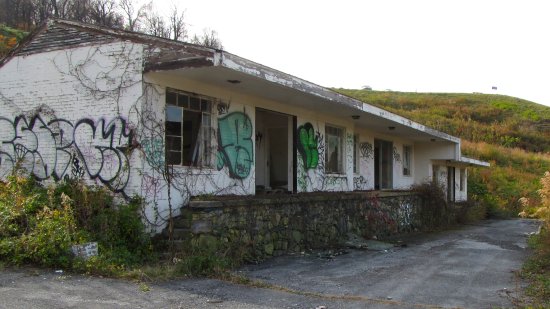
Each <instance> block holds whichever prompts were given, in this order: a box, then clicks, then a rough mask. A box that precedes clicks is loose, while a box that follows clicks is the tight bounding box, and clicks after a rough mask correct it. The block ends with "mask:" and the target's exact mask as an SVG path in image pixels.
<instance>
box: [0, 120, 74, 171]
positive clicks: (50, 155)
mask: <svg viewBox="0 0 550 309" xmlns="http://www.w3.org/2000/svg"><path fill="white" fill-rule="evenodd" d="M72 131H73V128H72V124H70V123H69V122H68V121H66V120H60V119H55V120H51V121H49V122H47V121H45V120H44V119H42V117H41V116H38V115H37V116H34V117H32V118H31V119H30V120H27V118H26V117H25V116H18V117H15V119H14V121H11V120H9V119H7V118H0V132H1V137H0V147H1V148H0V170H2V175H5V174H6V173H7V172H10V171H11V170H12V169H13V168H14V167H15V165H16V163H20V164H21V167H23V168H24V169H26V170H27V171H29V173H31V174H32V175H34V177H36V178H37V179H39V180H44V179H47V178H49V177H53V178H54V179H56V180H59V179H61V178H62V177H63V175H65V173H66V172H67V169H68V168H69V165H70V163H71V159H72V154H71V152H70V151H69V150H68V148H69V147H70V146H71V144H72V143H73V141H72V134H71V133H72Z"/></svg>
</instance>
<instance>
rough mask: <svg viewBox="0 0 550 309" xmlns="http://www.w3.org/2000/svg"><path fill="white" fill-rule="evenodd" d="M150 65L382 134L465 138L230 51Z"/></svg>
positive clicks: (420, 138)
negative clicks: (328, 116) (339, 118)
mask: <svg viewBox="0 0 550 309" xmlns="http://www.w3.org/2000/svg"><path fill="white" fill-rule="evenodd" d="M145 68H146V70H145V71H146V72H162V73H163V74H171V75H175V76H179V77H182V78H187V79H191V80H197V81H200V82H203V83H208V84H211V85H214V86H218V87H223V88H227V87H230V88H231V89H232V90H234V91H238V92H240V93H245V94H249V95H254V96H257V97H261V98H265V99H268V100H273V101H276V102H282V103H284V104H287V105H292V106H295V107H300V108H304V109H307V110H322V111H323V112H325V113H327V114H330V115H334V116H338V117H341V118H343V119H347V120H349V121H350V122H353V123H354V126H355V127H359V128H365V129H367V130H370V131H373V132H375V133H379V134H386V135H396V134H398V135H400V136H402V137H404V138H407V139H409V140H412V141H417V142H428V141H432V142H433V141H439V142H447V143H455V144H458V143H460V139H459V138H457V137H454V136H451V135H449V134H446V133H444V132H440V131H437V130H434V129H432V128H429V127H426V126H424V125H422V124H420V123H417V122H414V121H412V120H410V119H407V118H404V117H402V116H399V115H396V114H394V113H391V112H388V111H386V110H383V109H381V108H378V107H375V106H372V105H370V104H367V103H364V102H362V101H360V100H357V99H354V98H351V97H349V96H346V95H343V94H340V93H338V92H336V91H333V90H331V89H328V88H325V87H322V86H319V85H317V84H314V83H311V82H308V81H306V80H303V79H301V78H298V77H295V76H292V75H290V74H286V73H283V72H281V71H278V70H275V69H272V68H270V67H267V66H264V65H261V64H258V63H256V62H253V61H250V60H247V59H244V58H242V57H239V56H236V55H233V54H231V53H228V52H225V51H219V50H212V54H211V55H204V56H201V57H183V58H177V59H169V60H167V59H164V60H163V61H155V62H151V61H149V62H148V63H147V64H146V67H145ZM230 81H238V83H232V84H231V82H230Z"/></svg>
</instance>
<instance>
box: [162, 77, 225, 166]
mask: <svg viewBox="0 0 550 309" xmlns="http://www.w3.org/2000/svg"><path fill="white" fill-rule="evenodd" d="M185 97H186V102H184V101H182V102H180V99H181V100H184V98H185ZM174 98H175V101H171V100H172V99H174ZM215 104H217V101H216V99H215V98H213V97H209V96H204V95H199V94H196V93H191V92H188V91H183V90H178V89H173V88H166V92H165V122H164V129H165V131H164V140H165V148H164V155H165V160H166V162H167V164H168V165H171V166H182V167H191V168H213V166H214V165H213V151H212V149H213V143H214V137H213V134H212V132H213V131H214V123H213V120H214V119H215V117H214V116H215V115H214V110H215V109H214V106H215ZM170 109H172V110H177V109H179V111H180V113H179V114H180V115H181V116H180V117H181V118H180V122H179V123H180V135H175V134H169V132H168V127H167V125H168V118H169V116H168V111H169V110H170ZM186 111H187V113H188V114H190V113H193V114H194V115H195V116H196V118H195V119H199V121H198V128H196V129H193V123H192V122H191V124H192V127H191V130H189V129H188V128H187V129H186V128H185V125H184V122H185V120H186V116H187V115H188V114H186V113H185V112H186ZM172 117H173V116H172ZM188 121H189V119H188ZM186 132H187V133H191V142H190V145H191V148H190V149H189V150H188V151H187V152H186V151H185V150H184V146H185V145H184V143H185V139H186V138H188V135H187V134H186ZM170 133H171V132H170ZM178 137H179V138H180V140H179V145H180V149H179V151H177V150H176V148H169V147H170V145H173V143H169V139H170V138H178ZM176 144H177V142H176ZM170 152H173V153H178V152H179V153H180V158H179V159H180V160H179V162H178V163H176V162H174V161H171V157H170V156H169V153H170ZM191 153H197V154H193V155H191ZM185 154H187V157H188V158H186V157H185Z"/></svg>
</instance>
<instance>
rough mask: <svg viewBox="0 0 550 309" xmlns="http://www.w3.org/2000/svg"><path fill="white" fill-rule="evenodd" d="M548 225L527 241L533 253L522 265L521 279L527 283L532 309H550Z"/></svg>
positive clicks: (549, 243)
mask: <svg viewBox="0 0 550 309" xmlns="http://www.w3.org/2000/svg"><path fill="white" fill-rule="evenodd" d="M549 227H550V225H548V224H547V225H546V228H545V229H543V230H542V232H541V233H540V234H539V235H535V236H532V237H531V238H530V239H529V245H530V246H531V248H533V249H534V250H535V253H534V254H533V255H532V256H531V257H530V258H529V260H528V261H527V262H526V263H525V264H524V266H523V270H522V276H523V278H525V279H527V280H528V281H529V286H528V287H527V289H526V293H527V295H528V296H529V297H530V299H529V301H530V302H531V304H530V306H531V307H532V308H550V230H549V229H548V228H549Z"/></svg>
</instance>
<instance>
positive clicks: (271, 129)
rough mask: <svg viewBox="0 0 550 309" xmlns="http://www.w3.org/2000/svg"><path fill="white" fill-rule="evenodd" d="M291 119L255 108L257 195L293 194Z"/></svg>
mask: <svg viewBox="0 0 550 309" xmlns="http://www.w3.org/2000/svg"><path fill="white" fill-rule="evenodd" d="M292 123H293V117H292V116H291V115H287V114H283V113H278V112H274V111H269V110H265V109H260V108H256V158H255V159H256V194H262V193H283V192H291V191H293V187H294V184H293V177H292V176H293V169H294V167H293V152H296V151H293V149H294V145H293V140H294V130H292Z"/></svg>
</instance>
